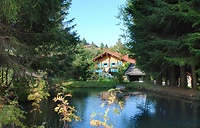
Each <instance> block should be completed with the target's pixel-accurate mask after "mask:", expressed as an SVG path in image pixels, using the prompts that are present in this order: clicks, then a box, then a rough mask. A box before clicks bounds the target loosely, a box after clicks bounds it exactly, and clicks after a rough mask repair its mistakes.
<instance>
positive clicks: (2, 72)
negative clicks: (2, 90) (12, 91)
mask: <svg viewBox="0 0 200 128" xmlns="http://www.w3.org/2000/svg"><path fill="white" fill-rule="evenodd" d="M3 74H4V71H3V67H1V83H2V84H3V82H4V81H3V77H4V75H3Z"/></svg>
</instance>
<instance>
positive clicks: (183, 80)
mask: <svg viewBox="0 0 200 128" xmlns="http://www.w3.org/2000/svg"><path fill="white" fill-rule="evenodd" d="M180 86H181V87H182V88H186V87H187V77H186V68H185V65H183V66H181V67H180Z"/></svg>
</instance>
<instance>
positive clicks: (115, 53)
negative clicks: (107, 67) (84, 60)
mask: <svg viewBox="0 0 200 128" xmlns="http://www.w3.org/2000/svg"><path fill="white" fill-rule="evenodd" d="M106 54H110V55H112V56H115V57H116V58H118V59H120V60H123V61H126V62H129V63H134V64H135V63H136V61H135V59H131V58H129V57H128V55H125V56H123V55H122V54H121V53H118V52H109V51H105V52H103V53H101V54H99V55H98V56H96V57H95V58H94V59H93V61H96V60H98V59H99V58H101V57H102V56H104V55H106Z"/></svg>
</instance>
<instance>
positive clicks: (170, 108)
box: [24, 89, 200, 128]
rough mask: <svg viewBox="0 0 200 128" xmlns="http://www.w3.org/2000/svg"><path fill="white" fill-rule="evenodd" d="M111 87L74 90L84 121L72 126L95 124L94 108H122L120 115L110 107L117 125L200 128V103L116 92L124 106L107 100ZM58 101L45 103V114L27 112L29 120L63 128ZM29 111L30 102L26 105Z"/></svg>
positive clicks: (124, 127)
mask: <svg viewBox="0 0 200 128" xmlns="http://www.w3.org/2000/svg"><path fill="white" fill-rule="evenodd" d="M105 91H107V90H95V89H89V90H88V89H87V90H85V89H76V90H72V91H71V93H72V95H73V97H72V98H70V99H69V101H70V103H71V105H72V106H75V108H76V109H77V115H78V116H80V117H81V118H82V121H81V122H72V123H71V124H70V127H71V128H91V127H92V126H91V125H90V119H91V115H92V113H93V112H96V113H103V112H104V111H105V110H106V109H107V108H108V107H109V108H111V109H113V108H117V109H119V110H120V115H116V114H115V113H114V112H112V111H110V112H109V113H108V116H109V117H110V119H111V122H112V124H113V126H114V127H115V128H157V127H159V128H169V127H170V128H177V127H181V128H199V127H200V104H199V103H192V102H188V101H184V100H178V99H173V98H169V97H162V96H157V95H154V94H150V93H141V92H125V93H122V94H118V95H116V98H117V100H118V101H123V103H124V106H123V107H124V108H123V109H121V108H120V106H119V105H118V104H116V103H115V104H111V105H110V104H106V105H105V106H104V107H103V108H101V105H102V103H107V101H106V100H107V97H108V94H106V92H105ZM54 107H55V104H54V103H53V101H51V100H47V101H43V102H42V104H41V109H42V111H43V113H42V114H39V113H37V114H34V113H32V114H31V113H27V120H28V121H27V122H26V123H27V124H29V125H30V124H33V123H35V124H37V125H41V124H42V123H43V122H46V125H45V126H46V127H52V128H59V127H62V123H61V122H59V116H58V115H57V113H55V112H54ZM24 109H25V110H26V111H28V110H29V109H30V106H28V105H26V107H24Z"/></svg>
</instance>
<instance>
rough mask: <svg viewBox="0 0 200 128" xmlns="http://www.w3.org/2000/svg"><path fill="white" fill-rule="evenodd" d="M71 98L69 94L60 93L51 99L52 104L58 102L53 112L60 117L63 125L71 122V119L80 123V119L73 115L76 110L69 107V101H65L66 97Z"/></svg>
mask: <svg viewBox="0 0 200 128" xmlns="http://www.w3.org/2000/svg"><path fill="white" fill-rule="evenodd" d="M71 96H72V95H71V94H67V95H63V94H62V93H58V94H57V96H56V97H54V99H53V101H54V102H60V103H58V105H57V107H55V112H57V113H58V114H60V115H61V119H60V121H63V122H64V123H65V122H66V121H67V122H71V121H72V120H73V119H75V121H80V117H78V116H76V115H75V114H74V112H76V109H75V108H74V107H71V106H70V105H69V101H68V100H66V99H65V98H66V97H71Z"/></svg>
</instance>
